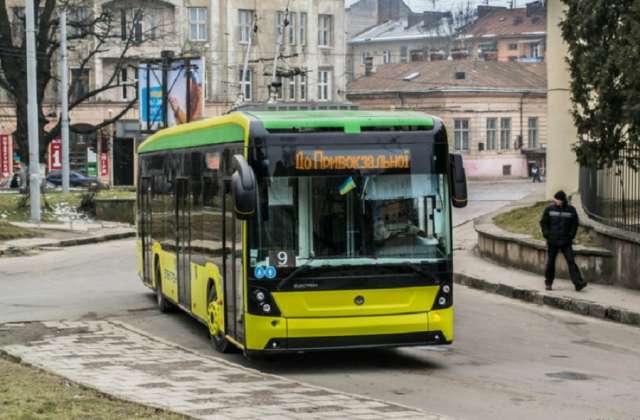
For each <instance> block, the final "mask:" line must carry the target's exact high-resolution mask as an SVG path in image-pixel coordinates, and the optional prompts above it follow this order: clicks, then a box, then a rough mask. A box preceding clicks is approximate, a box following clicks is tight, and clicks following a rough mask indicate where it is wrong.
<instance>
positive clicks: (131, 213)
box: [95, 198, 136, 225]
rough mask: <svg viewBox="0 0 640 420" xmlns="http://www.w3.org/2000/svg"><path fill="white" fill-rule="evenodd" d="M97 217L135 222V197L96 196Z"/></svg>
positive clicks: (105, 219)
mask: <svg viewBox="0 0 640 420" xmlns="http://www.w3.org/2000/svg"><path fill="white" fill-rule="evenodd" d="M95 203H96V219H97V220H104V221H109V222H121V223H129V224H130V225H133V224H135V220H136V218H135V217H136V210H135V209H136V199H135V198H96V200H95Z"/></svg>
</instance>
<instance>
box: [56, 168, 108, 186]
mask: <svg viewBox="0 0 640 420" xmlns="http://www.w3.org/2000/svg"><path fill="white" fill-rule="evenodd" d="M47 183H48V184H51V185H55V186H56V187H59V186H61V185H62V171H51V172H49V174H47ZM69 185H70V186H72V187H87V188H89V187H92V188H104V185H103V184H102V183H101V182H100V181H98V179H97V178H96V177H95V176H86V175H83V174H81V173H80V172H77V171H69Z"/></svg>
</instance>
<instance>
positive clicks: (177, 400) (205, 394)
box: [0, 321, 449, 420]
mask: <svg viewBox="0 0 640 420" xmlns="http://www.w3.org/2000/svg"><path fill="white" fill-rule="evenodd" d="M25 328H31V329H33V330H34V331H36V332H37V334H26V335H25V333H24V329H25ZM3 335H4V336H5V338H4V339H3V340H2V342H3V343H5V345H4V346H3V347H0V350H1V351H4V352H6V353H8V354H10V355H11V356H14V357H17V358H19V359H20V360H22V361H23V362H24V363H27V364H30V365H33V366H36V367H39V368H42V369H45V370H47V371H50V372H52V373H54V374H57V375H61V376H64V377H66V378H68V379H70V380H72V381H75V382H78V383H80V384H82V385H85V386H88V387H91V388H94V389H97V390H99V391H101V392H104V393H107V394H111V395H113V396H115V397H118V398H121V399H124V400H128V401H132V402H136V403H140V404H144V405H148V406H152V407H158V408H162V409H166V410H170V411H173V412H177V413H182V414H185V415H188V416H191V417H194V418H202V419H234V420H245V419H246V420H248V419H256V418H274V419H276V418H278V419H316V420H319V419H325V418H329V417H332V416H334V415H335V417H336V418H338V417H340V418H362V419H365V418H366V419H380V420H382V419H388V418H394V419H423V420H446V419H448V418H449V417H445V416H441V415H437V414H431V413H427V412H424V411H422V410H418V409H415V408H411V407H406V406H403V405H400V404H395V403H391V402H386V401H381V400H376V399H372V398H369V397H363V396H359V395H354V394H347V393H344V392H339V391H335V390H331V389H327V388H322V387H318V386H314V385H310V384H306V383H302V382H296V381H291V380H288V379H285V378H282V377H279V376H275V375H271V374H265V373H262V372H259V371H257V370H253V369H249V368H246V367H243V366H240V365H237V364H234V363H230V362H227V361H225V360H223V359H219V358H216V357H212V356H211V357H210V356H207V355H203V354H200V353H196V352H193V351H191V350H188V349H186V348H183V347H180V346H178V345H176V344H173V343H170V342H167V341H164V340H161V339H158V338H155V337H151V336H149V335H147V334H146V333H144V332H141V331H139V330H137V329H135V328H133V327H131V326H129V325H127V324H125V323H122V322H118V321H64V322H51V321H47V322H34V323H7V324H1V325H0V337H1V336H3ZM14 335H15V336H16V337H25V336H29V339H28V340H24V339H23V340H20V339H19V338H18V339H16V342H12V341H11V337H12V336H14ZM185 377H187V378H188V379H189V380H184V378H185ZM319 397H323V398H319Z"/></svg>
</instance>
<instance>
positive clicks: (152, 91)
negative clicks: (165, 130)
mask: <svg viewBox="0 0 640 420" xmlns="http://www.w3.org/2000/svg"><path fill="white" fill-rule="evenodd" d="M138 98H139V101H138V104H139V106H140V112H139V115H140V128H141V129H142V130H147V131H149V130H157V129H159V128H162V121H163V110H162V69H161V67H160V65H158V64H141V65H140V67H138Z"/></svg>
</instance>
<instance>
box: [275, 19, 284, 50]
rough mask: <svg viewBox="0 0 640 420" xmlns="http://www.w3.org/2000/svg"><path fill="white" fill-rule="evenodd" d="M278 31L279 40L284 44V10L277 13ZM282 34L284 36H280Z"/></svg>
mask: <svg viewBox="0 0 640 420" xmlns="http://www.w3.org/2000/svg"><path fill="white" fill-rule="evenodd" d="M276 33H277V34H278V40H279V41H282V43H283V44H284V41H285V39H284V35H283V33H284V12H277V13H276ZM280 36H282V38H280Z"/></svg>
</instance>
